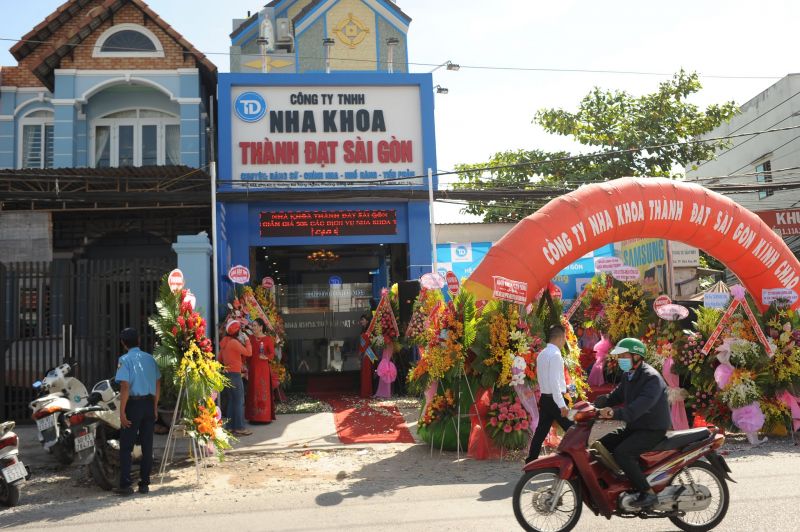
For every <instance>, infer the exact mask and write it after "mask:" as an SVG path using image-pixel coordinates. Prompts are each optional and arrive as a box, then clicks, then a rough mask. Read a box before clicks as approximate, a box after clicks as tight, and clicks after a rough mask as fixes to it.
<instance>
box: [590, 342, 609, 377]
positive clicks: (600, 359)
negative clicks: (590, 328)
mask: <svg viewBox="0 0 800 532" xmlns="http://www.w3.org/2000/svg"><path fill="white" fill-rule="evenodd" d="M610 349H611V342H609V341H608V338H606V337H605V336H603V337H602V338H601V340H600V341H599V342H597V343H596V344H595V345H594V365H593V366H592V371H591V373H589V386H602V385H604V384H605V383H606V379H605V377H604V376H603V364H604V363H605V360H606V356H607V355H608V351H609V350H610Z"/></svg>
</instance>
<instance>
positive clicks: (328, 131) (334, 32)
mask: <svg viewBox="0 0 800 532" xmlns="http://www.w3.org/2000/svg"><path fill="white" fill-rule="evenodd" d="M409 23H410V18H409V17H408V16H407V15H405V14H404V13H403V12H402V11H400V10H399V9H398V8H397V6H396V5H394V4H393V3H392V2H387V1H384V0H338V1H301V0H282V1H274V2H271V3H270V4H267V6H266V8H265V9H264V10H262V11H260V12H259V13H257V14H255V15H251V16H249V17H248V18H247V19H244V20H236V21H234V31H233V33H232V34H231V45H232V46H231V65H232V70H233V72H232V73H231V74H229V75H225V74H223V75H221V76H220V80H219V102H220V103H219V108H220V119H219V132H220V135H219V154H220V157H219V183H218V193H217V194H218V195H217V197H218V211H217V215H218V223H217V239H218V247H217V249H218V251H219V260H218V268H219V279H218V282H219V285H220V288H221V290H220V300H221V302H225V301H229V300H230V298H231V297H232V292H233V290H234V285H233V284H232V283H231V281H230V279H229V277H228V275H227V274H228V272H229V270H230V269H231V268H232V267H234V266H239V265H242V266H245V267H246V268H248V269H249V271H250V272H251V274H252V278H253V279H254V280H255V281H257V282H260V281H261V280H262V279H265V278H268V279H266V282H267V283H268V284H272V283H274V284H275V290H276V292H277V295H278V301H279V305H280V307H281V311H282V313H283V317H284V320H285V322H286V330H287V344H286V346H285V349H284V354H285V355H286V357H287V363H288V366H289V369H290V371H291V372H292V373H293V375H294V376H295V383H298V382H300V381H303V380H304V379H312V380H313V379H315V378H320V377H324V376H325V375H327V374H331V373H337V374H339V375H344V374H348V372H349V371H351V370H356V369H357V368H358V367H359V365H360V355H359V351H358V338H359V333H360V328H359V326H358V319H359V317H360V316H361V314H362V313H365V312H369V311H370V310H371V309H372V308H374V307H375V305H376V304H377V301H378V300H379V298H380V296H381V290H382V289H384V288H385V287H388V286H390V285H392V284H393V283H396V282H399V281H404V280H408V279H418V278H419V277H420V276H421V275H422V274H424V273H427V272H430V271H431V268H432V264H433V243H432V240H431V225H430V209H431V204H430V202H429V201H428V199H429V196H428V174H429V172H430V173H436V144H435V131H434V117H433V96H434V91H433V85H432V78H431V75H430V74H409V73H407V72H408V64H407V59H406V52H405V50H406V32H407V31H408V25H409ZM435 181H436V180H435V178H432V183H431V184H432V186H433V187H434V188H435V187H436V182H435ZM351 375H355V373H351ZM297 379H300V381H298V380H297Z"/></svg>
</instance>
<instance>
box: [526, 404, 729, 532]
mask: <svg viewBox="0 0 800 532" xmlns="http://www.w3.org/2000/svg"><path fill="white" fill-rule="evenodd" d="M597 415H598V410H597V409H595V407H594V406H593V405H591V404H589V403H586V402H583V401H582V402H579V403H577V404H576V405H575V409H574V410H572V411H570V417H571V418H572V419H573V420H574V421H575V425H573V426H572V427H570V428H569V430H568V431H567V432H566V434H565V435H564V437H563V439H562V440H561V444H560V445H559V446H558V449H557V451H556V453H555V454H552V455H549V456H546V457H543V458H539V459H538V460H534V461H532V462H529V463H528V464H526V465H525V467H524V471H525V473H524V474H523V476H522V478H521V479H520V480H519V482H518V483H517V486H516V488H515V489H514V498H513V505H514V515H515V516H516V518H517V521H518V522H519V524H520V525H522V528H524V529H525V530H528V531H537V532H539V531H541V532H544V531H548V532H562V531H566V530H572V528H573V527H575V525H576V524H577V523H578V519H579V518H580V516H581V509H582V508H583V505H584V504H586V506H587V507H588V508H589V509H590V510H591V511H592V512H594V513H595V515H603V516H604V517H606V518H607V519H610V518H611V517H612V516H614V515H616V516H619V517H628V518H632V517H638V518H640V519H650V518H667V519H669V520H670V521H672V523H673V524H675V526H677V527H678V528H680V529H681V530H687V531H692V532H701V531H705V530H711V529H712V528H714V527H715V526H717V525H718V524H719V523H720V522H722V520H723V519H724V518H725V514H726V513H727V511H728V504H729V497H728V486H727V484H726V480H730V481H732V482H733V479H731V478H730V476H729V475H728V474H729V473H730V472H731V470H730V468H729V467H728V465H727V464H726V463H725V459H724V458H722V457H721V456H720V455H719V454H717V452H716V450H717V449H719V448H720V447H721V446H722V445H723V443H724V442H725V436H723V435H722V434H720V433H719V431H718V430H717V429H716V428H715V427H709V428H698V429H689V430H681V431H675V432H672V433H669V434H668V435H667V437H666V438H665V439H664V440H663V441H662V442H661V443H659V444H658V445H657V446H656V447H655V449H653V451H652V452H649V453H645V454H643V455H642V456H641V462H640V463H641V465H642V470H643V471H644V473H645V475H646V476H647V480H648V482H649V483H650V486H651V487H652V488H653V491H655V492H656V494H657V495H658V502H656V503H655V505H653V506H652V507H649V508H634V507H633V506H632V505H631V502H632V501H633V500H634V499H635V498H636V496H637V494H636V493H634V492H632V487H631V484H630V482H629V481H628V480H627V478H626V477H625V476H624V474H623V473H622V470H621V469H620V468H619V466H618V465H617V464H616V462H615V461H614V458H613V456H612V455H611V453H609V452H608V450H607V449H605V447H603V446H602V444H600V443H599V442H594V443H593V444H592V446H591V447H590V448H587V443H588V441H589V434H590V432H591V430H592V426H593V425H594V421H595V419H596V417H597Z"/></svg>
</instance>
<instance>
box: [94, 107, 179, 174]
mask: <svg viewBox="0 0 800 532" xmlns="http://www.w3.org/2000/svg"><path fill="white" fill-rule="evenodd" d="M91 147H92V163H93V164H92V166H94V167H95V168H108V167H115V168H116V167H120V166H160V165H178V164H181V122H180V118H178V117H177V116H174V115H171V114H169V113H165V112H163V111H156V110H151V109H130V110H125V111H116V112H114V113H110V114H107V115H105V116H103V117H101V118H98V119H97V120H94V121H93V122H92V142H91Z"/></svg>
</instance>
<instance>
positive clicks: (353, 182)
mask: <svg viewBox="0 0 800 532" xmlns="http://www.w3.org/2000/svg"><path fill="white" fill-rule="evenodd" d="M795 129H800V125H796V126H787V127H783V128H777V129H767V130H763V131H753V132H750V133H739V134H736V135H726V136H722V137H711V138H707V139H690V140H684V141H678V142H668V143H664V144H653V145H650V146H641V147H638V148H626V149H624V150H609V151H599V152H590V153H584V154H578V155H569V156H565V157H555V158H552V159H542V160H537V161H527V162H522V163H511V164H503V165H494V166H481V167H476V168H464V169H461V170H449V171H446V172H434V173H433V175H434V176H437V177H438V176H443V175H458V174H469V173H474V172H484V171H491V170H505V169H509V168H524V167H536V166H541V165H545V164H552V163H558V162H569V161H576V160H582V159H593V158H600V157H613V156H615V155H624V154H628V153H635V152H640V151H644V150H652V149H658V148H669V147H674V146H683V145H688V144H699V143H705V142H718V141H721V140H727V139H732V138H739V137H747V136H751V135H763V134H766V133H777V132H781V131H792V130H795ZM427 176H428V174H418V175H414V176H407V177H396V178H384V179H372V180H369V181H367V182H364V181H363V180H337V181H331V180H326V179H303V180H302V182H303V183H327V184H329V185H331V186H335V185H336V184H346V185H361V186H368V185H370V184H377V183H396V182H399V181H409V180H412V179H423V178H426V177H427ZM226 182H227V180H226ZM234 182H235V183H239V184H258V183H262V184H263V183H286V181H285V180H274V179H273V180H269V179H262V180H236V181H234ZM480 184H483V183H480ZM472 185H475V183H472Z"/></svg>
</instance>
